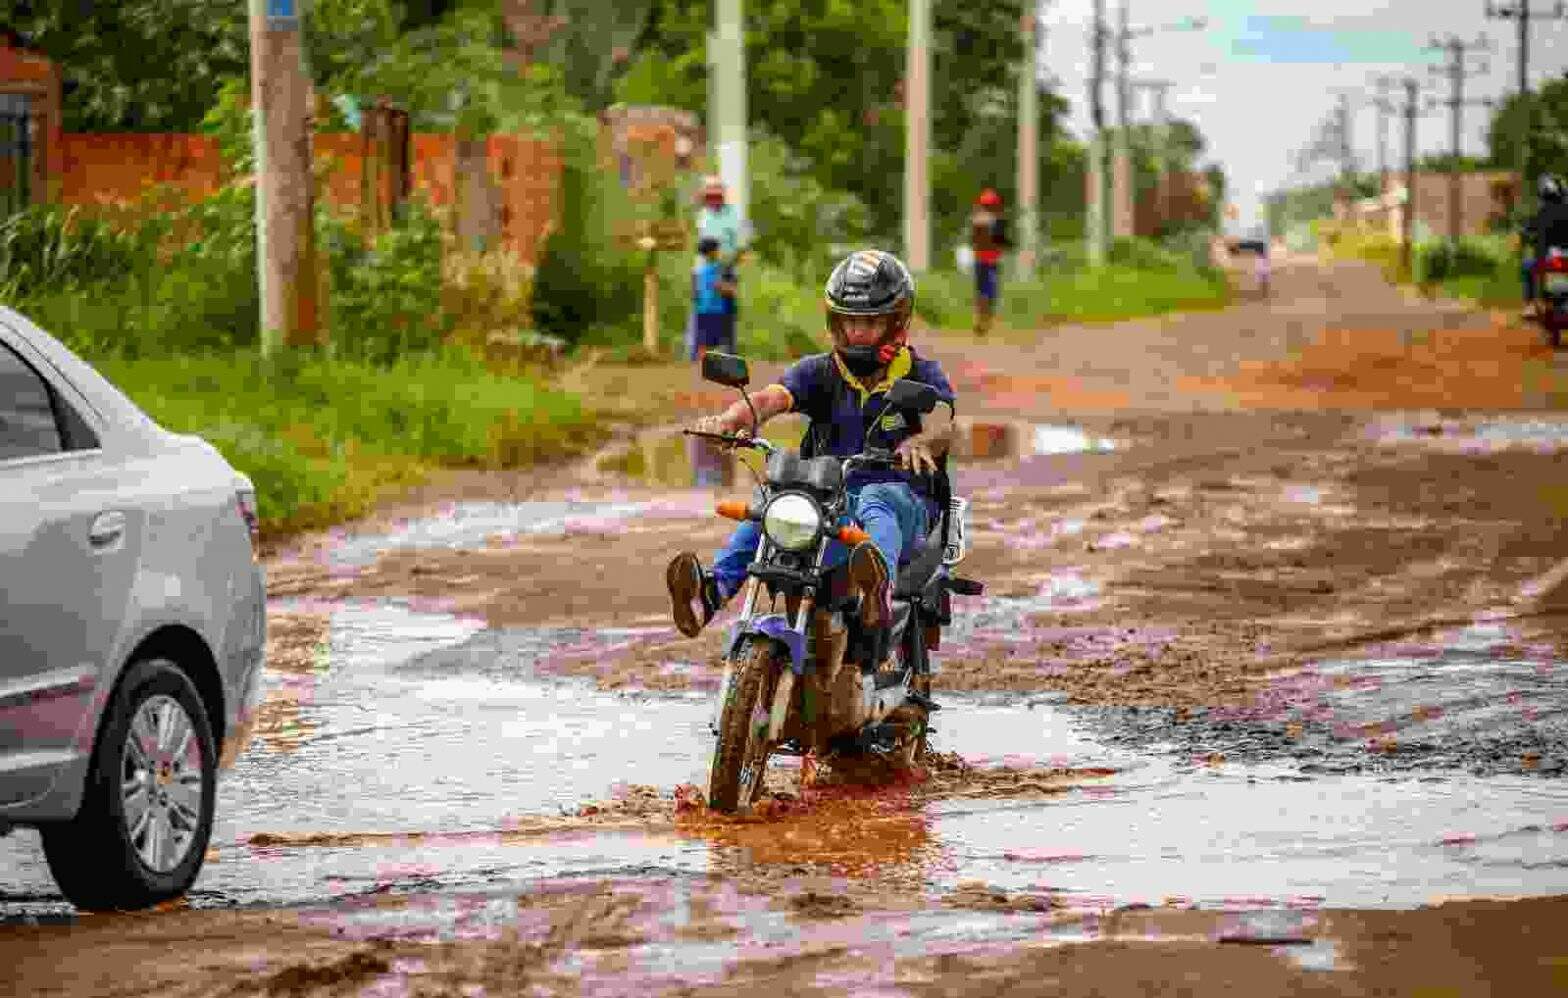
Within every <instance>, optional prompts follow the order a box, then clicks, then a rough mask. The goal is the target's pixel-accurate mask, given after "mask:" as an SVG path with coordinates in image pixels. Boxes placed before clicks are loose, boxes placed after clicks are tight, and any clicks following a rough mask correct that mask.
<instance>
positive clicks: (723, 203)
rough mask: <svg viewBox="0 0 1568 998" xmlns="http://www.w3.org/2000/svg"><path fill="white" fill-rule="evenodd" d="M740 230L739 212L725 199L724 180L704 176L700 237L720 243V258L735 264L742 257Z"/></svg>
mask: <svg viewBox="0 0 1568 998" xmlns="http://www.w3.org/2000/svg"><path fill="white" fill-rule="evenodd" d="M740 228H741V226H740V212H738V211H736V210H735V206H734V205H732V204H730V203H729V202H728V201H727V200H726V195H725V191H724V181H723V179H722V178H720V177H717V176H710V177H705V178H704V179H703V182H702V209H701V210H700V211H699V212H698V213H697V238H698V239H716V240H718V243H719V259H720V260H722V261H723V262H724V263H725V264H728V265H733V264H734V263H735V262H736V260H737V259H738V258H739V257H740V251H741V232H740Z"/></svg>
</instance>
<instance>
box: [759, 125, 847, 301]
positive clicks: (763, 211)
mask: <svg viewBox="0 0 1568 998" xmlns="http://www.w3.org/2000/svg"><path fill="white" fill-rule="evenodd" d="M747 157H748V159H747V166H748V168H749V169H750V171H751V211H750V214H751V219H752V222H753V224H754V225H755V226H756V230H757V238H756V240H755V242H754V243H753V244H752V249H753V250H755V251H756V252H757V253H758V254H759V255H761V256H762V257H763V258H764V259H766V260H769V261H772V262H774V263H776V264H777V265H779V266H780V267H782V268H783V269H785V270H787V271H789V272H790V273H792V274H794V275H796V277H797V279H798V280H800V281H801V282H803V283H807V284H810V283H811V282H813V281H820V280H823V279H825V276H826V274H827V271H828V269H829V268H830V267H831V266H832V264H833V263H834V262H835V256H836V254H837V253H838V252H840V251H842V249H843V248H844V247H847V246H852V245H853V246H859V245H862V244H864V243H866V242H867V241H868V237H867V228H868V224H869V213H868V212H867V210H866V206H865V205H864V204H863V203H861V201H860V200H859V199H858V198H856V197H855V196H854V195H853V194H849V193H846V192H843V191H829V190H827V189H825V188H824V187H823V186H822V184H821V182H820V181H819V180H818V179H817V178H816V176H815V174H814V173H813V172H812V170H811V163H810V162H809V161H807V160H805V159H804V158H802V157H799V156H796V155H795V154H793V153H792V152H791V151H790V149H789V147H788V146H787V145H785V144H784V142H783V140H781V139H779V138H777V137H775V136H771V135H766V134H764V133H758V134H755V135H754V136H753V139H752V143H751V146H750V148H749V150H748V151H747Z"/></svg>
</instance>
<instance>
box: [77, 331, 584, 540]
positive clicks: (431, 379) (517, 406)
mask: <svg viewBox="0 0 1568 998" xmlns="http://www.w3.org/2000/svg"><path fill="white" fill-rule="evenodd" d="M88 359H89V360H90V361H92V362H93V363H94V364H95V365H96V366H98V367H99V369H100V370H102V371H103V372H104V374H105V375H106V376H107V377H109V378H110V379H111V380H112V381H114V382H115V384H117V385H119V386H120V387H121V388H122V389H123V390H124V391H125V392H126V393H127V394H128V395H130V396H131V398H132V399H134V400H135V401H136V402H137V404H138V405H140V406H141V407H142V408H144V409H146V410H147V412H148V413H149V414H150V415H151V416H152V417H153V418H154V419H156V420H157V421H158V422H160V423H162V424H163V425H165V426H167V427H169V428H170V429H172V430H175V431H177V432H187V433H198V434H201V435H202V436H204V437H206V438H207V439H208V440H210V441H212V443H213V444H214V445H215V446H216V447H218V449H219V450H220V451H222V452H223V454H224V456H225V457H227V458H228V459H229V460H230V461H232V462H233V463H234V465H235V466H236V467H237V468H239V469H240V470H241V471H243V472H245V473H246V474H248V475H250V476H251V478H252V479H253V480H254V481H255V483H256V487H257V488H256V492H257V501H258V503H259V505H260V513H261V518H262V522H263V526H264V527H266V528H267V529H269V530H271V529H279V528H294V527H302V526H308V525H321V524H325V523H329V522H334V521H337V520H341V519H344V518H347V517H350V516H354V515H357V514H360V513H363V512H365V511H366V510H367V509H368V508H369V507H370V505H371V504H372V503H373V502H374V500H375V498H376V496H377V494H378V493H379V492H381V491H382V490H383V489H385V488H387V487H390V486H395V485H401V484H405V483H407V482H408V481H409V480H411V479H412V478H414V477H416V476H417V475H418V474H419V473H420V471H421V469H423V468H426V467H429V466H432V465H463V464H470V465H479V466H483V467H504V466H511V465H516V464H523V463H527V462H528V461H531V460H535V459H538V458H541V457H549V456H555V455H561V454H566V453H571V452H574V451H575V450H577V449H579V448H581V447H583V446H586V445H587V444H589V443H591V442H592V441H594V440H596V439H598V431H597V430H595V429H594V427H593V425H592V417H591V414H589V413H587V412H585V410H584V409H583V408H582V407H581V406H580V405H579V404H578V402H577V400H576V399H575V398H574V397H572V396H570V395H567V394H565V393H562V392H559V391H556V390H553V389H549V388H546V387H544V386H543V385H541V384H540V383H538V382H536V381H534V380H532V379H528V378H516V377H499V376H496V375H492V374H490V373H488V372H487V371H486V370H485V369H484V367H483V366H482V365H480V364H479V363H478V362H476V361H474V360H473V359H472V358H470V357H469V356H468V355H467V354H465V353H463V352H462V351H458V350H450V349H449V350H443V351H440V352H438V353H434V354H428V355H424V356H420V357H414V358H404V359H401V360H399V361H397V362H395V363H394V364H392V365H390V366H388V367H379V366H372V365H369V364H364V363H361V362H358V361H352V360H343V359H339V360H328V359H326V358H324V357H322V356H320V355H317V354H315V353H313V352H309V351H304V352H301V351H284V352H283V353H280V354H279V355H278V356H277V357H275V358H273V359H270V360H269V359H262V358H261V357H259V356H258V355H256V354H255V353H254V352H242V353H233V352H217V353H207V354H195V355H185V356H178V357H163V358H143V359H126V358H114V357H98V356H91V355H89V357H88ZM457 412H460V413H462V414H463V418H461V419H456V418H453V415H452V414H453V413H457Z"/></svg>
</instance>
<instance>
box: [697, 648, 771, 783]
mask: <svg viewBox="0 0 1568 998" xmlns="http://www.w3.org/2000/svg"><path fill="white" fill-rule="evenodd" d="M775 663H776V654H775V651H774V648H773V645H772V644H771V643H769V642H766V641H756V642H752V643H751V644H749V645H747V647H746V648H745V649H744V650H743V651H742V653H741V654H740V656H738V658H737V660H736V661H735V663H734V664H735V677H734V679H733V680H732V681H731V682H730V688H729V695H728V697H727V698H726V700H725V702H724V709H723V711H722V712H721V713H720V715H719V740H718V744H716V745H715V746H714V747H713V767H712V770H711V772H710V774H709V777H708V806H709V807H711V808H712V809H713V810H715V811H722V812H725V813H734V812H737V811H743V810H746V809H749V808H750V807H751V805H752V804H753V803H754V802H755V801H756V800H757V798H758V797H760V796H761V795H762V776H763V771H764V770H765V769H766V768H767V765H768V756H769V754H770V753H771V751H772V746H771V745H769V744H768V714H769V710H770V709H771V707H772V704H773V688H774V686H775V684H777V682H778V667H777V665H776V664H775Z"/></svg>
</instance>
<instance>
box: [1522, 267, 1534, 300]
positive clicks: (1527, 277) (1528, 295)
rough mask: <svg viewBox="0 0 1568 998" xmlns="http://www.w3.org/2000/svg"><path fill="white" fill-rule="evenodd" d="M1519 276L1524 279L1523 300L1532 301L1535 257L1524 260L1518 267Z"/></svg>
mask: <svg viewBox="0 0 1568 998" xmlns="http://www.w3.org/2000/svg"><path fill="white" fill-rule="evenodd" d="M1519 276H1520V277H1522V278H1523V279H1524V300H1525V301H1532V300H1533V299H1534V298H1535V257H1533V256H1527V257H1525V258H1524V263H1522V264H1520V265H1519Z"/></svg>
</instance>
